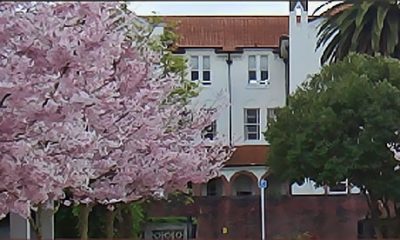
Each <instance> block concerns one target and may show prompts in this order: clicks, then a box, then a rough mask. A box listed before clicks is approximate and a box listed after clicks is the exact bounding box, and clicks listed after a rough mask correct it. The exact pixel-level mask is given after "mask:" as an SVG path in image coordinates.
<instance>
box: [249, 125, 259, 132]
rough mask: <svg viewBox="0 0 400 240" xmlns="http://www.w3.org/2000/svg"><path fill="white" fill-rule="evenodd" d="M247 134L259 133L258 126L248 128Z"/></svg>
mask: <svg viewBox="0 0 400 240" xmlns="http://www.w3.org/2000/svg"><path fill="white" fill-rule="evenodd" d="M247 132H249V133H257V132H258V126H247Z"/></svg>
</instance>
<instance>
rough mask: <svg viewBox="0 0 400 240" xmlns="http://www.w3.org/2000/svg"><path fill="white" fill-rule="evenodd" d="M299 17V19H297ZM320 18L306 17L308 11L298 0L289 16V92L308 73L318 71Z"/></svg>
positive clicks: (303, 79)
mask: <svg viewBox="0 0 400 240" xmlns="http://www.w3.org/2000/svg"><path fill="white" fill-rule="evenodd" d="M298 18H299V19H298ZM320 23H321V19H315V20H310V21H309V19H308V12H307V11H306V10H304V9H303V7H302V6H301V4H300V2H298V5H297V8H296V10H295V11H291V12H290V16H289V48H290V51H289V81H290V83H289V92H290V93H291V94H292V93H293V92H294V91H295V90H296V89H297V87H298V86H300V85H301V83H303V82H304V81H305V80H306V79H307V78H308V76H309V75H312V74H315V73H318V72H319V70H320V68H321V64H320V58H321V56H322V48H320V49H316V47H317V39H318V38H317V33H318V26H319V24H320Z"/></svg>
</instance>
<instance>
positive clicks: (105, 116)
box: [0, 2, 233, 217]
mask: <svg viewBox="0 0 400 240" xmlns="http://www.w3.org/2000/svg"><path fill="white" fill-rule="evenodd" d="M142 22H143V20H139V19H138V17H137V16H135V15H134V14H129V13H124V12H123V11H119V10H118V4H117V3H99V2H90V3H89V2H86V3H84V2H82V3H80V2H79V3H73V2H62V3H45V2H40V3H0V29H1V32H2V34H0V35H1V36H0V40H1V41H0V52H1V53H0V78H1V81H0V107H1V108H0V152H1V161H0V177H1V179H2V181H1V182H0V214H2V216H3V215H4V214H7V213H8V212H15V213H18V214H20V215H22V216H25V217H28V216H29V214H30V213H29V212H30V209H32V208H35V207H36V206H38V205H40V204H44V203H45V202H47V201H49V200H51V201H58V200H60V201H63V202H65V203H68V204H70V200H73V201H78V202H84V203H87V202H99V203H102V204H113V203H116V202H129V201H134V200H137V199H141V198H146V197H152V196H158V195H160V193H162V194H164V195H165V194H167V193H169V192H172V191H175V190H180V189H184V188H185V186H186V184H187V183H188V182H194V183H198V182H203V181H206V180H208V179H209V178H211V177H214V176H216V175H217V173H218V170H219V169H220V168H221V166H222V163H223V162H224V161H225V160H227V159H228V158H229V157H230V155H231V153H232V151H233V149H231V148H229V147H226V146H224V144H222V142H221V141H218V140H214V141H209V140H207V139H202V138H201V132H202V130H203V129H204V127H206V126H207V125H209V124H210V123H211V122H212V121H213V120H214V119H215V118H216V117H217V113H216V112H210V111H208V110H206V109H205V108H203V106H199V107H195V104H188V105H185V104H183V103H174V104H166V103H165V100H166V98H167V97H168V96H169V94H170V93H171V91H172V90H173V89H175V88H176V87H178V86H179V84H180V81H179V78H178V77H177V76H174V75H172V74H169V75H167V76H163V75H160V74H159V72H162V71H158V70H157V69H159V68H160V67H159V65H158V61H159V59H160V56H159V53H157V52H153V51H151V50H150V49H147V48H142V49H140V50H139V49H138V48H137V47H135V46H136V45H135V43H132V42H131V41H130V40H128V38H126V36H127V34H128V33H129V34H139V33H138V32H135V29H134V24H133V23H142ZM221 106H222V105H221V104H220V106H214V107H215V108H220V107H221ZM66 189H68V190H69V192H71V193H72V194H73V196H72V199H70V200H67V199H65V197H66V196H65V190H66Z"/></svg>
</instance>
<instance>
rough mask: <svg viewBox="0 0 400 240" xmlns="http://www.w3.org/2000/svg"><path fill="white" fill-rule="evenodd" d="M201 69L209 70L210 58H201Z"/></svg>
mask: <svg viewBox="0 0 400 240" xmlns="http://www.w3.org/2000/svg"><path fill="white" fill-rule="evenodd" d="M203 69H207V70H208V69H210V56H203Z"/></svg>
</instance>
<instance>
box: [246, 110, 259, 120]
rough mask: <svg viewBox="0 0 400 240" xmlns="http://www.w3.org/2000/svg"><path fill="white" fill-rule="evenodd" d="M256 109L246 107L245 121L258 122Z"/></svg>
mask: <svg viewBox="0 0 400 240" xmlns="http://www.w3.org/2000/svg"><path fill="white" fill-rule="evenodd" d="M258 111H259V110H258V109H246V119H245V121H246V123H258V115H259V114H258Z"/></svg>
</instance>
